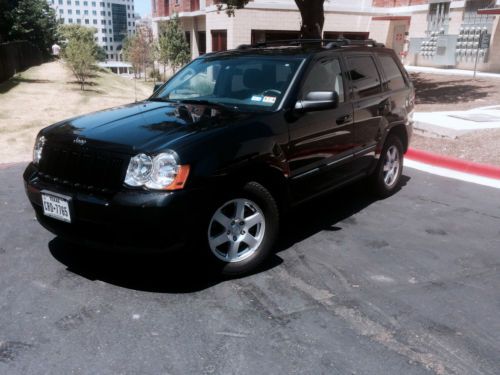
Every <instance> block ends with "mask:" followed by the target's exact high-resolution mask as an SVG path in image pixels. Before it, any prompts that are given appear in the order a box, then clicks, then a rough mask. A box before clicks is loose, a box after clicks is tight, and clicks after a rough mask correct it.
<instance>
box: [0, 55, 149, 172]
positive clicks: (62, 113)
mask: <svg viewBox="0 0 500 375" xmlns="http://www.w3.org/2000/svg"><path fill="white" fill-rule="evenodd" d="M91 81H92V82H91V84H90V85H89V86H86V90H85V91H81V90H80V85H79V84H78V83H76V82H75V78H74V77H73V75H72V74H71V72H70V71H69V70H68V69H67V67H66V66H65V65H64V63H63V62H60V61H55V62H49V63H45V64H42V65H40V66H36V67H33V68H30V69H28V70H26V71H25V72H22V73H20V74H18V75H16V76H15V77H13V78H11V79H10V80H8V81H6V82H3V83H1V84H0V163H10V162H18V161H28V160H30V159H31V150H32V147H33V143H34V140H35V137H36V134H37V133H38V131H39V130H40V129H41V128H43V127H45V126H48V125H50V124H53V123H55V122H57V121H60V120H64V119H66V118H70V117H74V116H77V115H81V114H85V113H89V112H93V111H98V110H101V109H105V108H111V107H115V106H119V105H123V104H127V103H131V102H134V100H135V94H134V81H133V80H131V79H128V78H124V77H120V76H117V75H115V74H112V73H110V72H107V71H99V72H96V74H95V77H92V80H91ZM136 84H137V100H142V99H145V98H147V97H148V96H149V95H151V93H152V90H153V83H152V82H144V81H140V80H138V81H136Z"/></svg>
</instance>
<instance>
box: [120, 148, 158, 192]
mask: <svg viewBox="0 0 500 375" xmlns="http://www.w3.org/2000/svg"><path fill="white" fill-rule="evenodd" d="M152 170H153V161H152V160H151V158H150V157H149V156H148V155H146V154H139V155H136V156H134V157H133V158H132V159H130V163H129V164H128V169H127V175H126V176H125V183H126V184H127V185H130V186H143V185H144V184H145V183H146V182H148V181H149V177H150V176H151V171H152Z"/></svg>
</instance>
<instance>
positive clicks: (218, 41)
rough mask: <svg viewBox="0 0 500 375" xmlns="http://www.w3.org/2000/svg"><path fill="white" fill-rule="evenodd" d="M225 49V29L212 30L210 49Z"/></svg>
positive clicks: (215, 50)
mask: <svg viewBox="0 0 500 375" xmlns="http://www.w3.org/2000/svg"><path fill="white" fill-rule="evenodd" d="M226 50H227V30H212V51H213V52H219V51H226Z"/></svg>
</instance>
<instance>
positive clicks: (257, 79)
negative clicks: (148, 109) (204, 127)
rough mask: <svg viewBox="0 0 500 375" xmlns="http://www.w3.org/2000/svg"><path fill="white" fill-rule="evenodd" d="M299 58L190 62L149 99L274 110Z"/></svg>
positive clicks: (236, 58) (231, 58)
mask: <svg viewBox="0 0 500 375" xmlns="http://www.w3.org/2000/svg"><path fill="white" fill-rule="evenodd" d="M302 61H303V59H297V58H287V59H277V58H266V57H234V56H231V57H212V58H201V59H198V60H195V61H193V62H192V63H191V64H189V65H188V66H187V67H185V68H184V69H183V70H181V71H180V72H179V74H177V75H176V76H174V77H173V78H172V79H171V80H170V81H168V83H167V84H166V85H165V87H163V89H161V90H159V91H158V92H156V93H155V95H153V97H152V99H156V100H158V99H160V100H173V101H181V102H182V101H183V100H184V101H190V102H193V101H204V102H211V103H214V104H221V105H229V106H232V107H238V108H242V107H243V108H247V109H264V110H273V109H274V108H276V107H277V106H278V105H279V103H280V102H281V99H282V98H283V95H284V93H285V92H286V90H287V88H288V85H289V84H290V81H291V80H292V78H293V77H294V75H295V73H296V71H297V69H298V67H299V66H300V64H301V63H302Z"/></svg>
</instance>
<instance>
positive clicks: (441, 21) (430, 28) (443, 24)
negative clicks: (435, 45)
mask: <svg viewBox="0 0 500 375" xmlns="http://www.w3.org/2000/svg"><path fill="white" fill-rule="evenodd" d="M449 23H450V2H449V1H447V2H441V3H432V4H429V13H428V14H427V32H428V33H432V32H439V33H444V34H446V33H447V32H448V26H449Z"/></svg>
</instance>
